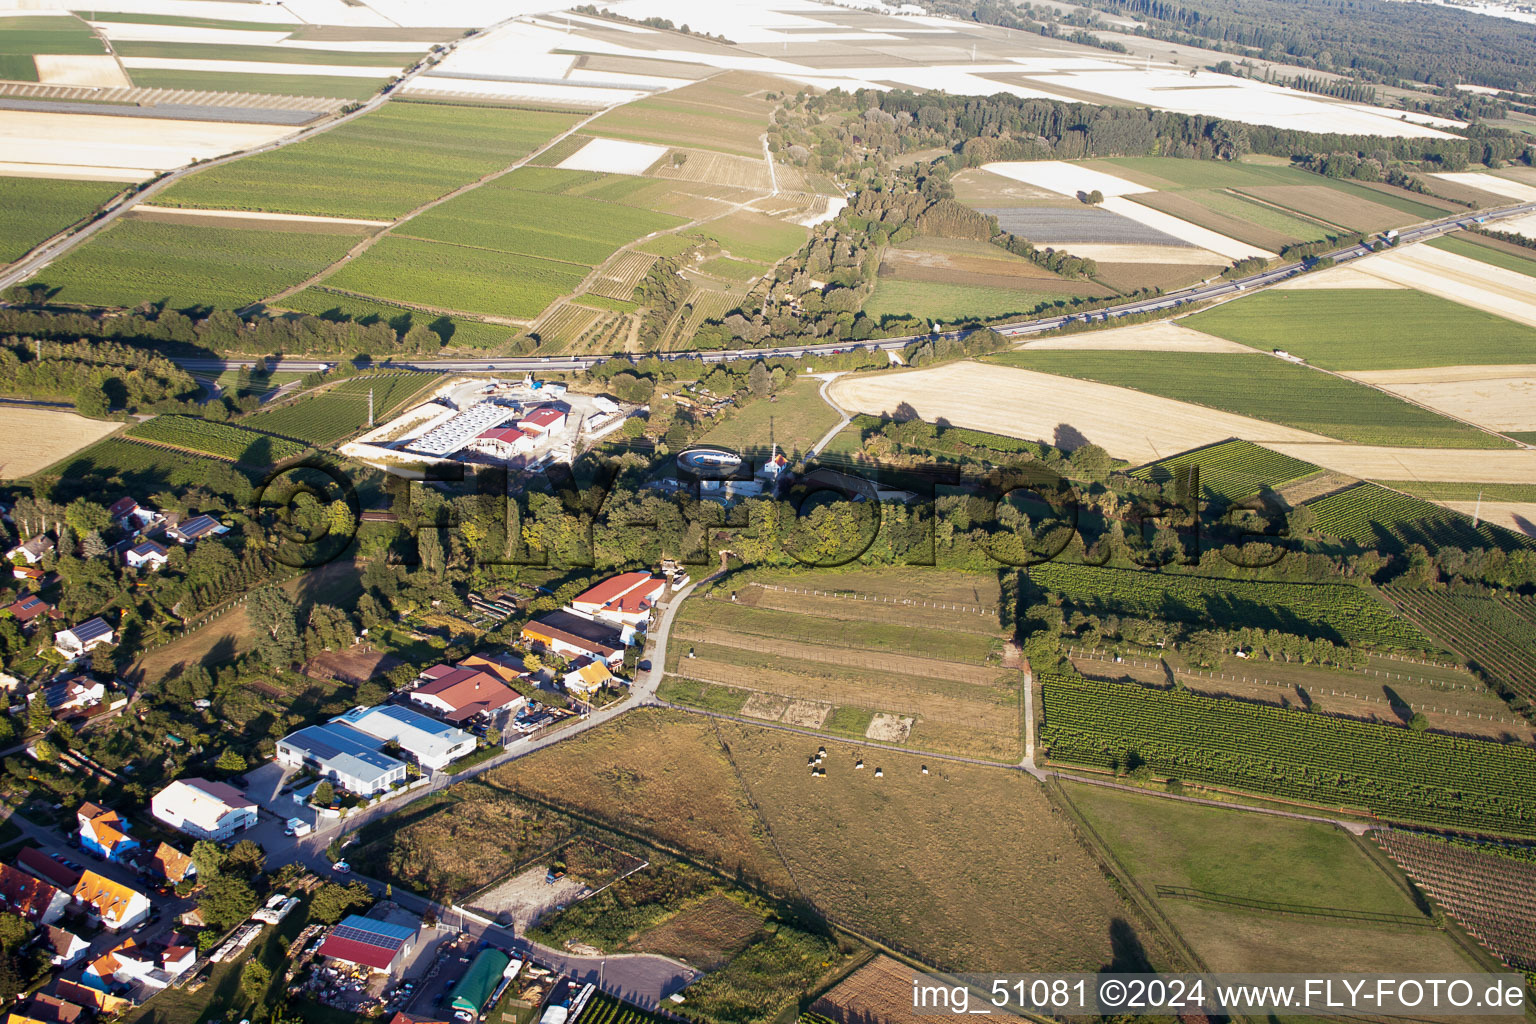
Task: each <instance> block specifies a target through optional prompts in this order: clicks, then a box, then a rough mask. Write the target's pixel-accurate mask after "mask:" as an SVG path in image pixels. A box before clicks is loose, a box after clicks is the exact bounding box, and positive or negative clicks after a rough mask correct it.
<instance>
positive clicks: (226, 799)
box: [149, 779, 256, 839]
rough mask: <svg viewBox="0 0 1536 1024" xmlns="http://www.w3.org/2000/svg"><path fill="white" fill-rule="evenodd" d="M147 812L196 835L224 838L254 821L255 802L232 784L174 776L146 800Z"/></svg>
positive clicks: (208, 837)
mask: <svg viewBox="0 0 1536 1024" xmlns="http://www.w3.org/2000/svg"><path fill="white" fill-rule="evenodd" d="M149 806H150V813H152V814H153V815H154V816H155V817H156V818H158V819H159V820H161V821H163V822H165V823H166V824H167V825H169V826H171V827H172V828H174V829H176V831H178V832H182V833H185V834H186V835H189V836H193V837H195V838H198V839H228V838H229V837H230V836H232V835H234V834H235V833H236V832H239V831H241V830H242V829H247V828H250V827H251V826H252V825H254V824H256V802H255V801H254V800H250V799H248V798H247V797H246V795H245V794H244V793H242V792H240V791H239V790H238V789H236V788H235V787H233V786H230V785H226V784H225V783H222V782H209V781H208V780H207V779H177V780H176V781H175V782H173V783H171V784H170V785H169V786H166V787H165V788H164V789H162V790H161V791H160V792H158V793H156V794H155V795H154V798H153V799H151V800H150V804H149Z"/></svg>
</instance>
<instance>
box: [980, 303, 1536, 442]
mask: <svg viewBox="0 0 1536 1024" xmlns="http://www.w3.org/2000/svg"><path fill="white" fill-rule="evenodd" d="M1282 294H1284V293H1282ZM1292 294H1301V295H1307V294H1330V293H1326V292H1324V293H1311V292H1297V293H1292ZM1389 294H1393V295H1398V294H1402V293H1400V292H1391V293H1389ZM987 358H988V360H989V361H992V362H998V363H1003V364H1005V365H1008V366H1021V367H1024V368H1025V369H1028V370H1038V371H1040V372H1042V373H1054V374H1059V375H1061V376H1064V377H1080V378H1082V379H1084V380H1096V381H1099V382H1101V383H1104V384H1115V385H1119V386H1120V387H1127V388H1134V389H1136V390H1137V391H1144V392H1146V393H1148V394H1152V395H1161V396H1163V397H1165V398H1173V399H1177V400H1178V401H1181V402H1193V403H1194V404H1196V405H1204V406H1207V407H1209V408H1212V409H1221V410H1224V411H1226V412H1233V413H1238V414H1240V415H1243V416H1252V417H1255V418H1257V419H1261V420H1268V421H1269V422H1271V423H1283V424H1285V425H1286V426H1291V427H1297V428H1299V429H1301V430H1310V431H1314V432H1316V433H1319V434H1324V435H1326V436H1328V437H1334V438H1338V439H1339V440H1341V441H1353V442H1356V443H1359V444H1380V445H1397V446H1403V447H1447V448H1507V447H1509V443H1508V442H1506V441H1504V440H1503V439H1501V438H1498V437H1495V436H1493V435H1492V434H1488V433H1485V432H1483V431H1481V430H1478V429H1476V428H1475V427H1469V426H1467V425H1465V424H1462V423H1458V422H1456V421H1455V420H1449V419H1446V418H1445V417H1443V416H1439V415H1436V414H1435V413H1432V412H1430V411H1428V410H1427V409H1423V408H1420V407H1419V406H1416V405H1410V404H1409V403H1407V402H1404V401H1402V400H1401V399H1398V398H1394V397H1392V396H1391V395H1388V394H1386V393H1384V392H1381V391H1377V390H1376V389H1375V388H1370V387H1366V386H1365V385H1364V384H1356V383H1355V382H1354V381H1350V380H1345V379H1344V378H1342V377H1336V376H1334V375H1332V374H1328V373H1323V372H1321V371H1319V370H1315V369H1312V368H1311V367H1306V366H1298V365H1296V364H1295V363H1287V362H1284V361H1282V360H1279V359H1273V358H1266V357H1264V356H1262V355H1258V354H1254V355H1241V354H1236V353H1232V354H1229V353H1225V352H1199V353H1176V352H1093V351H1088V352H1048V351H1046V352H1005V353H1000V354H998V355H994V356H989V357H987Z"/></svg>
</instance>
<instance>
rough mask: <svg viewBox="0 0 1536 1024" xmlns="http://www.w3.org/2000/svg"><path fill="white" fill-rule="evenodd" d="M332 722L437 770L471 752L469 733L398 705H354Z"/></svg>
mask: <svg viewBox="0 0 1536 1024" xmlns="http://www.w3.org/2000/svg"><path fill="white" fill-rule="evenodd" d="M332 721H333V722H339V723H344V724H345V725H348V726H351V727H352V728H353V729H356V730H357V731H359V732H362V733H366V734H367V735H369V736H372V737H373V738H374V739H377V740H379V741H380V743H381V745H382V744H384V743H394V744H396V745H397V746H399V748H400V749H401V750H403V751H405V752H406V753H407V754H409V755H410V756H411V757H412V759H414V760H415V761H416V763H417V764H419V765H421V766H422V767H423V768H430V769H431V770H433V771H441V770H442V769H444V768H446V767H448V765H449V764H451V763H453V762H454V761H457V760H458V759H459V758H461V757H463V756H464V755H465V754H471V753H474V750H475V746H476V740H475V737H474V735H473V734H472V733H467V732H465V731H464V730H463V729H456V728H454V727H453V726H451V725H448V724H446V723H443V722H439V721H437V720H436V719H433V718H428V717H427V716H426V715H423V714H419V713H417V712H415V711H412V710H410V709H409V708H404V707H401V706H399V705H398V704H383V705H380V706H379V707H374V708H354V709H352V710H351V711H348V712H347V713H346V714H344V715H341V716H340V717H338V718H334V719H332Z"/></svg>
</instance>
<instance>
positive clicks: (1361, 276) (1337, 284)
mask: <svg viewBox="0 0 1536 1024" xmlns="http://www.w3.org/2000/svg"><path fill="white" fill-rule="evenodd" d="M1270 287H1271V290H1274V291H1288V292H1296V291H1316V290H1323V291H1327V290H1330V289H1339V288H1344V289H1362V288H1373V289H1388V290H1392V289H1400V288H1406V287H1407V285H1401V284H1397V283H1395V282H1393V281H1388V280H1387V279H1386V278H1383V277H1378V276H1376V275H1374V274H1367V273H1366V272H1365V271H1363V270H1361V269H1360V268H1359V266H1358V265H1355V264H1350V265H1348V266H1343V267H1329V268H1328V269H1327V270H1319V271H1317V272H1316V273H1311V274H1301V275H1300V276H1298V277H1292V278H1289V279H1287V280H1285V281H1281V282H1280V283H1279V284H1277V285H1271V286H1270Z"/></svg>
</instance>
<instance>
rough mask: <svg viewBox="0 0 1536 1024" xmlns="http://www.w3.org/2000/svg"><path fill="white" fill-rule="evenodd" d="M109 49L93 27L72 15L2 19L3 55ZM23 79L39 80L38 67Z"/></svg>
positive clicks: (0, 47) (0, 48)
mask: <svg viewBox="0 0 1536 1024" xmlns="http://www.w3.org/2000/svg"><path fill="white" fill-rule="evenodd" d="M106 52H107V49H106V47H105V46H103V45H102V43H101V40H100V39H98V38H96V34H95V33H94V32H92V31H91V27H90V26H89V25H87V24H86V23H85V22H83V21H81V20H80V19H79V18H76V17H73V16H70V15H47V14H17V15H11V16H8V17H3V18H0V57H31V56H32V55H34V54H39V53H46V54H55V53H106ZM26 63H28V64H30V63H31V61H27V62H26ZM6 66H7V68H10V67H11V65H10V64H7V65H6ZM21 80H22V81H27V82H35V81H37V71H36V68H35V67H34V68H33V72H32V74H31V75H29V76H26V77H23V78H22V79H21Z"/></svg>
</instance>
